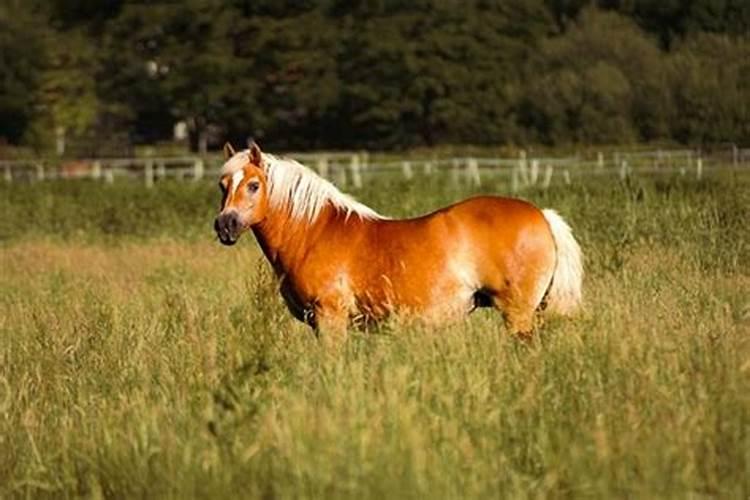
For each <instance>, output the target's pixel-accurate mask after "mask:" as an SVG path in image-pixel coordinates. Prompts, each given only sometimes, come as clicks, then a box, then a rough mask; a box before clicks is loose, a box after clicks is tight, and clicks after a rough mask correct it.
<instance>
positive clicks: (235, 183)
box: [231, 169, 245, 196]
mask: <svg viewBox="0 0 750 500" xmlns="http://www.w3.org/2000/svg"><path fill="white" fill-rule="evenodd" d="M244 176H245V171H244V170H243V169H240V170H238V171H236V172H235V173H233V174H232V186H231V189H232V192H231V196H234V193H235V191H237V188H238V187H239V186H240V183H241V182H242V178H243V177H244Z"/></svg>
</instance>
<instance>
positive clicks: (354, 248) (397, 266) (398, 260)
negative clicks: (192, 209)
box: [214, 144, 583, 337]
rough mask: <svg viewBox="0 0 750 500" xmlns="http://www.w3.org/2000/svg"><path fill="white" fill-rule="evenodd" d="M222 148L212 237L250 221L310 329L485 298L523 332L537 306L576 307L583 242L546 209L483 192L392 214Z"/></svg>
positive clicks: (309, 177) (295, 169) (292, 169)
mask: <svg viewBox="0 0 750 500" xmlns="http://www.w3.org/2000/svg"><path fill="white" fill-rule="evenodd" d="M225 156H226V157H227V161H226V163H225V164H224V166H223V168H222V171H221V180H220V183H219V185H220V187H221V191H222V194H223V200H222V208H221V213H220V214H219V216H218V217H217V218H216V221H215V223H214V229H215V230H216V234H217V235H218V238H219V240H220V241H221V242H222V243H223V244H225V245H233V244H234V243H236V242H237V239H238V238H239V236H240V235H241V234H242V233H243V232H245V231H247V230H252V232H253V233H254V234H255V237H256V238H257V240H258V243H259V244H260V247H261V249H262V250H263V253H264V254H265V256H266V257H267V258H268V260H269V261H270V262H271V265H272V266H273V269H274V271H275V273H276V275H277V276H278V277H279V279H280V282H281V287H280V288H281V293H282V295H283V297H284V300H285V301H286V304H287V305H288V307H289V310H290V311H291V313H292V314H293V315H294V316H295V317H296V318H297V319H299V320H301V321H305V322H306V323H308V324H309V325H310V326H312V327H313V328H314V329H315V331H316V332H318V331H321V330H322V331H323V332H324V333H326V332H328V331H330V332H336V333H337V334H338V336H339V337H340V336H341V335H342V334H343V333H345V331H346V328H347V325H348V324H349V323H350V322H352V321H354V322H360V321H364V322H368V321H373V320H374V321H376V320H379V319H382V318H384V317H386V316H388V315H389V314H391V313H397V314H406V315H411V316H416V317H417V318H419V319H422V320H426V321H445V320H447V319H450V318H452V317H457V316H461V315H466V314H468V313H469V312H471V311H473V310H474V309H475V308H476V307H483V306H485V307H495V308H496V309H499V310H500V311H502V313H503V316H504V318H505V322H506V324H507V326H508V328H509V329H510V330H511V331H512V332H514V333H517V334H520V335H522V336H526V335H530V334H531V332H532V330H533V326H534V317H535V312H536V311H537V310H541V309H544V308H546V309H548V310H550V311H553V312H557V313H561V314H564V315H567V314H570V313H573V312H574V311H575V310H576V309H577V308H578V306H579V305H580V302H581V281H582V277H583V266H582V262H581V261H582V256H581V249H580V247H579V246H578V243H577V242H576V240H575V239H574V238H573V235H572V234H571V230H570V227H569V226H568V225H567V224H566V223H565V222H564V221H563V219H562V218H561V217H560V216H559V215H558V214H557V213H556V212H554V211H553V210H540V209H538V208H536V207H535V206H533V205H531V204H530V203H527V202H525V201H522V200H517V199H511V198H500V197H495V196H479V197H475V198H470V199H467V200H464V201H461V202H458V203H456V204H454V205H451V206H449V207H445V208H442V209H440V210H437V211H435V212H433V213H431V214H428V215H424V216H422V217H417V218H414V219H405V220H392V219H389V218H387V217H384V216H382V215H379V214H378V213H376V212H375V211H374V210H372V209H370V208H368V207H366V206H365V205H362V204H361V203H358V202H356V201H355V200H354V199H352V198H350V197H349V196H347V195H345V194H343V193H341V192H340V191H339V190H338V189H337V188H336V187H334V186H333V185H332V184H331V183H329V182H328V181H326V180H325V179H323V178H321V177H319V176H318V175H316V174H315V173H314V172H313V171H312V170H310V169H308V168H306V167H305V166H303V165H301V164H299V163H297V162H296V161H293V160H288V159H280V158H276V157H274V156H272V155H269V154H265V153H262V152H261V150H260V148H259V147H258V146H257V145H256V144H253V145H252V146H251V147H250V148H249V149H248V150H245V151H241V152H238V153H235V152H234V150H233V149H232V148H231V146H230V145H227V146H225ZM336 333H334V337H335V336H336Z"/></svg>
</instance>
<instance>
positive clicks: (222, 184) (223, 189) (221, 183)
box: [219, 182, 227, 194]
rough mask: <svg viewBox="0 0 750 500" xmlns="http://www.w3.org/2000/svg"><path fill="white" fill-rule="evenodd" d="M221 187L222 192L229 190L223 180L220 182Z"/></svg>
mask: <svg viewBox="0 0 750 500" xmlns="http://www.w3.org/2000/svg"><path fill="white" fill-rule="evenodd" d="M219 189H220V190H221V192H222V194H223V193H224V192H225V191H226V190H227V187H226V186H225V185H224V183H223V182H220V183H219Z"/></svg>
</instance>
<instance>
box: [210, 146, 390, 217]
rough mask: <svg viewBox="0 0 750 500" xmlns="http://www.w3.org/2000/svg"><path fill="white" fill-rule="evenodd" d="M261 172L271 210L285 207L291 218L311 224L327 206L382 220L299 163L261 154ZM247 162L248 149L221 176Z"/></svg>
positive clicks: (241, 166) (348, 213) (233, 158)
mask: <svg viewBox="0 0 750 500" xmlns="http://www.w3.org/2000/svg"><path fill="white" fill-rule="evenodd" d="M262 159H263V165H262V167H263V169H264V170H265V172H266V179H267V185H268V204H269V206H270V207H272V208H276V209H284V208H288V209H289V211H290V213H291V217H292V219H295V220H305V221H307V222H313V221H315V220H316V219H317V218H318V216H319V215H320V212H321V211H322V210H323V208H324V207H325V206H326V204H328V203H330V204H331V205H333V207H334V208H336V209H337V210H340V211H342V212H345V213H346V216H347V217H349V216H350V215H351V214H354V215H357V216H359V217H361V218H362V219H384V218H385V217H383V216H381V215H380V214H378V213H377V212H375V211H374V210H373V209H371V208H370V207H368V206H366V205H363V204H362V203H359V202H358V201H356V200H355V199H354V198H352V197H351V196H349V195H347V194H344V193H342V192H341V191H339V190H338V188H336V186H334V185H333V184H331V183H330V182H328V181H327V180H325V179H324V178H322V177H320V176H319V175H317V174H316V173H315V172H313V171H312V170H310V169H309V168H307V167H306V166H304V165H302V164H301V163H299V162H297V161H295V160H292V159H288V158H277V157H275V156H273V155H270V154H267V153H262ZM248 161H249V150H247V149H246V150H244V151H240V152H238V153H236V154H235V155H234V156H232V157H231V158H230V159H229V160H228V161H227V162H226V163H225V164H224V166H223V167H222V169H221V175H222V176H224V175H231V174H234V173H235V172H237V171H238V170H240V169H242V168H244V167H245V166H246V165H247V163H248Z"/></svg>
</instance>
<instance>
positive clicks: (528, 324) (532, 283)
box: [493, 275, 548, 339]
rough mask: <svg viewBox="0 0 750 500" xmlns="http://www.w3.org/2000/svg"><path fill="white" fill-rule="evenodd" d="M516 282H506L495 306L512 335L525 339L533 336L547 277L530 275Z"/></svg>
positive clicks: (496, 296) (494, 297)
mask: <svg viewBox="0 0 750 500" xmlns="http://www.w3.org/2000/svg"><path fill="white" fill-rule="evenodd" d="M524 278H525V279H517V280H516V281H515V282H513V281H510V280H506V281H505V283H504V286H503V287H502V288H500V289H499V290H498V291H497V293H496V294H494V296H493V305H494V306H495V307H496V308H497V309H499V310H500V311H501V312H502V313H503V318H504V319H505V325H506V326H507V327H508V330H510V332H511V333H512V334H515V335H517V336H519V337H521V338H524V339H530V338H531V337H532V336H533V333H534V330H535V326H537V318H538V316H537V314H536V312H537V310H538V308H539V306H540V303H541V301H542V297H543V296H544V292H545V291H546V286H547V284H548V279H547V276H546V275H528V276H525V277H524Z"/></svg>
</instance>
